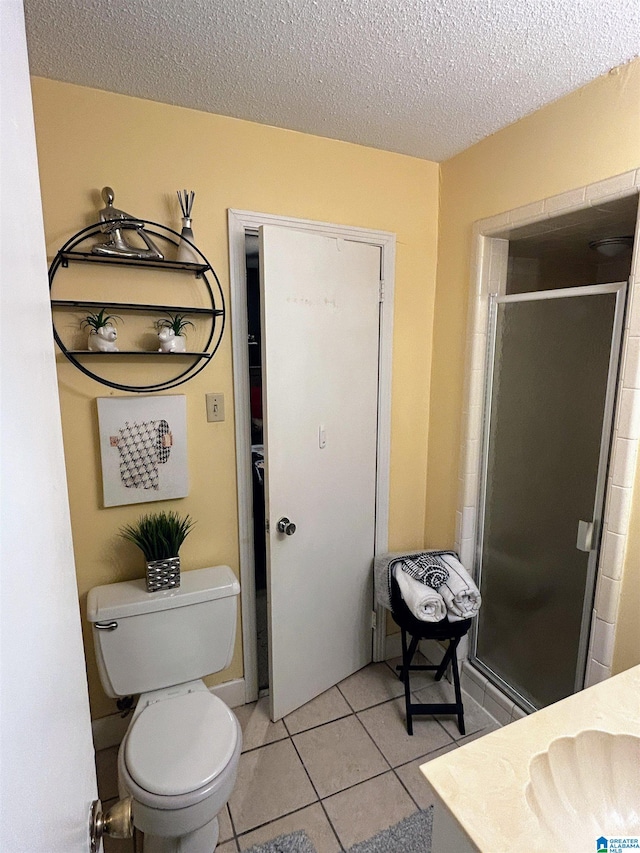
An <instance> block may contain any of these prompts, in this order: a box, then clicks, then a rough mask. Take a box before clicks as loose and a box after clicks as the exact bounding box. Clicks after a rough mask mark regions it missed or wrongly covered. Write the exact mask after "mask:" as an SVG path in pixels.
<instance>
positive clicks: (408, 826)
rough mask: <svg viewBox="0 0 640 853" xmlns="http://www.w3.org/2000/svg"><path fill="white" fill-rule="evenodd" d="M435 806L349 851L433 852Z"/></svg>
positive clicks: (371, 852)
mask: <svg viewBox="0 0 640 853" xmlns="http://www.w3.org/2000/svg"><path fill="white" fill-rule="evenodd" d="M432 827H433V806H429V808H428V809H425V810H424V811H420V812H416V813H415V814H412V815H410V816H409V817H406V818H405V819H404V820H401V821H400V823H396V825H395V826H391V827H389V829H385V830H384V832H379V833H378V834H377V835H374V836H373V838H370V839H369V840H368V841H362V842H360V844H356V845H355V847H350V848H349V853H431V829H432Z"/></svg>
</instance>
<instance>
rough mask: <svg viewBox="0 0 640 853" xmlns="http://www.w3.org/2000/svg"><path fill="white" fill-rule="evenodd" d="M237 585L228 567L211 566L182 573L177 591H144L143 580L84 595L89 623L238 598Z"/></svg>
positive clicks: (95, 587)
mask: <svg viewBox="0 0 640 853" xmlns="http://www.w3.org/2000/svg"><path fill="white" fill-rule="evenodd" d="M239 592H240V584H239V583H238V581H237V579H236V576H235V575H234V573H233V572H232V571H231V569H230V568H229V566H211V567H210V568H207V569H194V570H193V571H190V572H183V573H182V574H181V576H180V586H179V587H178V589H167V590H161V591H160V592H147V589H146V584H145V581H144V579H143V578H140V579H139V580H133V581H123V582H122V583H110V584H104V585H103V586H94V587H93V589H91V590H89V595H88V596H87V618H88V619H89V621H90V622H103V621H105V620H108V619H124V618H125V617H127V616H138V615H139V614H141V613H155V612H157V611H160V610H171V609H173V608H175V607H186V606H187V605H190V604H198V603H200V602H203V601H214V600H215V599H218V598H227V597H229V596H232V595H238V593H239Z"/></svg>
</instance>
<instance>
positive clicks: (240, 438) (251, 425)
mask: <svg viewBox="0 0 640 853" xmlns="http://www.w3.org/2000/svg"><path fill="white" fill-rule="evenodd" d="M228 219H229V249H230V284H231V306H232V344H233V366H234V371H233V372H234V398H235V413H236V460H237V481H238V510H239V548H240V575H241V578H240V580H241V587H242V592H241V607H242V639H243V660H244V689H245V701H246V702H251V701H254V700H255V699H257V698H258V696H259V692H260V690H261V689H266V688H264V687H261V685H263V684H265V676H264V667H263V666H262V665H260V666H259V663H258V655H259V649H258V618H259V613H260V608H261V607H262V605H261V602H260V599H263V598H265V596H264V595H263V594H261V593H262V590H261V584H262V578H263V577H264V575H263V574H262V555H261V554H260V553H257V552H256V548H255V547H254V539H258V538H260V537H258V536H256V532H257V530H258V528H260V527H262V530H264V526H263V524H264V522H262V521H261V519H260V513H261V509H262V507H263V504H262V501H261V499H260V498H259V491H258V490H257V489H255V488H254V478H256V480H257V479H258V474H259V470H260V461H261V460H260V458H259V453H260V444H261V442H260V441H259V440H258V439H259V437H260V424H259V423H258V422H259V420H260V418H259V414H260V412H261V407H262V400H261V399H260V396H259V393H258V391H257V390H253V389H255V388H257V387H258V384H259V382H258V379H259V377H260V378H261V367H262V366H261V365H260V363H259V361H258V355H257V354H258V352H259V351H260V350H261V347H260V346H259V344H260V343H261V341H258V339H257V335H258V334H260V332H259V330H258V329H257V326H256V318H257V316H258V314H257V311H256V309H257V302H256V300H255V298H254V296H253V295H251V293H250V291H254V290H255V287H256V284H257V282H258V278H257V276H258V271H257V266H258V263H257V260H258V256H257V245H256V242H255V238H256V235H257V233H258V230H259V228H260V227H261V226H269V225H279V226H283V227H284V228H289V229H291V228H293V229H295V230H296V231H302V232H307V233H311V234H317V235H324V236H326V237H330V238H332V240H334V241H336V240H337V241H338V244H339V243H340V241H341V240H343V241H348V242H349V243H364V244H369V245H371V246H375V247H376V249H377V252H378V257H379V265H380V279H381V288H380V290H381V293H382V292H384V300H383V301H382V302H381V303H380V306H379V325H378V336H379V346H378V364H377V377H378V403H377V411H378V421H377V439H376V448H377V450H376V458H377V464H376V471H375V505H376V525H375V542H374V553H383V552H385V551H386V550H387V538H388V499H389V494H388V493H389V455H390V410H391V395H390V386H391V350H392V330H393V285H394V267H395V235H394V234H390V233H388V232H378V231H371V230H368V229H358V228H351V227H346V226H340V225H333V224H329V223H322V222H314V221H310V220H295V219H290V218H288V217H279V216H275V215H272V214H261V213H254V212H250V211H238V210H230V211H229V214H228ZM338 244H336V245H338ZM248 297H249V298H248ZM250 315H251V318H250ZM250 327H251V329H250ZM250 335H252V336H253V337H252V338H251V339H250V337H249V336H250ZM252 415H253V417H252ZM262 426H263V427H264V424H263V425H262ZM262 511H263V510H262ZM371 606H372V609H374V608H373V602H372V604H371ZM372 616H373V614H372ZM371 621H372V624H373V625H374V628H373V659H374V660H382V659H383V658H384V656H385V640H386V636H385V635H386V631H385V626H386V620H385V619H384V613H383V611H382V610H381V609H380V608H378V607H376V608H375V618H372V620H371ZM263 648H264V645H263ZM259 671H261V674H260V675H259ZM269 688H270V689H271V690H272V689H273V685H269Z"/></svg>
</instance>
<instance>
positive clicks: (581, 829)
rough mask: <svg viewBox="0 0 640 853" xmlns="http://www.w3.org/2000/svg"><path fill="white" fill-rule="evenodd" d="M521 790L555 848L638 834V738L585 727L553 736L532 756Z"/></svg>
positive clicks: (585, 847) (591, 846) (578, 847)
mask: <svg viewBox="0 0 640 853" xmlns="http://www.w3.org/2000/svg"><path fill="white" fill-rule="evenodd" d="M525 794H526V800H527V804H528V806H529V808H530V809H531V810H532V811H533V813H534V814H535V815H536V817H537V818H538V822H539V823H540V825H541V826H542V827H543V828H544V829H545V830H546V832H547V834H548V835H549V836H550V838H551V839H552V840H553V841H554V842H555V844H556V849H559V850H563V851H567V853H573V851H585V850H595V849H596V839H598V838H599V837H601V836H605V837H607V838H610V837H611V836H625V835H631V836H636V835H638V836H640V737H635V736H634V735H627V734H610V733H609V732H602V731H596V730H586V731H583V732H580V733H579V734H577V735H576V736H575V737H561V738H557V740H554V741H552V742H551V743H550V744H549V748H548V749H547V750H546V752H540V753H538V754H537V755H534V757H533V758H532V759H531V762H530V764H529V783H528V784H527V788H526V792H525Z"/></svg>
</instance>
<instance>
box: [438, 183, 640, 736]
mask: <svg viewBox="0 0 640 853" xmlns="http://www.w3.org/2000/svg"><path fill="white" fill-rule="evenodd" d="M639 192H640V170H631V171H629V172H625V173H622V174H619V175H615V176H613V177H610V178H607V179H606V180H603V181H599V182H595V183H592V184H589V185H586V186H582V187H575V188H572V189H570V190H568V191H566V192H563V193H561V194H559V195H556V196H551V197H549V198H545V199H541V200H540V201H536V202H533V203H531V204H527V205H525V206H523V207H521V208H515V209H513V210H509V211H505V212H504V213H499V214H497V215H495V216H491V217H489V218H487V219H482V220H478V221H477V222H476V223H475V224H474V226H473V232H472V241H473V242H472V255H471V269H470V298H469V308H468V311H469V316H468V324H467V330H468V331H467V347H466V360H465V361H466V369H465V382H464V404H463V413H462V433H461V444H460V468H459V481H458V482H459V500H458V510H457V513H456V534H455V548H456V550H457V551H458V553H459V554H460V556H461V559H462V562H463V563H465V565H469V566H473V565H474V564H475V557H476V554H475V545H476V529H477V522H478V510H479V494H480V483H481V479H480V475H481V470H480V469H481V454H480V443H481V437H482V431H483V396H484V388H485V379H486V341H487V331H488V325H487V321H488V303H489V298H490V295H491V294H496V295H503V294H504V293H505V292H506V280H507V263H508V252H509V240H510V239H512V238H513V239H515V238H516V237H522V236H523V235H524V232H525V229H526V231H527V233H528V234H534V233H535V234H542V233H544V232H545V231H547V230H548V231H551V230H553V227H554V218H555V217H559V216H564V215H566V214H568V213H574V212H579V211H581V210H584V209H585V208H588V207H590V206H593V205H598V204H600V203H607V202H612V201H615V200H617V199H621V198H629V197H635V198H637V197H638V193H639ZM639 213H640V212H639ZM639 244H640V228H639V227H638V225H637V224H636V229H635V240H634V247H633V253H632V261H631V275H630V279H629V291H628V299H627V313H626V318H625V322H624V332H623V341H622V353H621V365H620V374H619V377H618V405H617V407H616V412H615V419H614V424H613V430H614V431H613V441H612V455H611V459H612V464H611V466H610V469H609V472H608V475H607V482H606V500H605V513H604V517H603V524H602V534H601V549H600V558H599V561H598V566H597V577H596V595H595V601H594V606H593V612H592V621H591V632H590V636H589V640H588V652H587V669H586V675H585V680H584V685H583V686H584V687H589V686H590V685H592V684H596V683H598V682H599V681H602V680H604V679H606V678H608V677H609V676H610V675H611V674H612V668H613V663H614V639H615V630H616V623H617V620H618V611H619V605H620V593H621V587H622V578H623V574H624V572H625V556H626V548H627V543H628V539H629V532H630V513H631V503H632V498H633V495H634V489H635V487H636V463H637V458H638V448H639V445H640V250H639ZM466 654H467V650H466V649H461V657H462V656H465V655H466ZM463 681H464V683H465V685H466V686H467V688H468V689H469V691H470V692H472V693H473V695H474V696H475V697H476V698H477V699H478V701H480V702H481V703H486V704H487V707H489V706H490V710H491V712H492V713H493V714H494V715H495V716H497V717H498V718H499V719H500V721H501V722H503V723H505V722H509V721H510V720H511V719H517V718H519V717H521V716H523V714H524V713H526V712H525V711H523V710H522V709H520V708H519V707H518V705H516V704H515V703H514V700H513V699H512V698H510V697H508V696H506V695H505V694H504V693H502V692H501V691H500V689H499V686H498V687H494V685H492V684H491V683H490V682H489V681H488V679H487V678H486V677H485V676H484V675H483V674H482V673H480V671H479V670H478V669H477V668H475V667H473V666H470V663H469V661H467V660H465V662H464V666H463Z"/></svg>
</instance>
